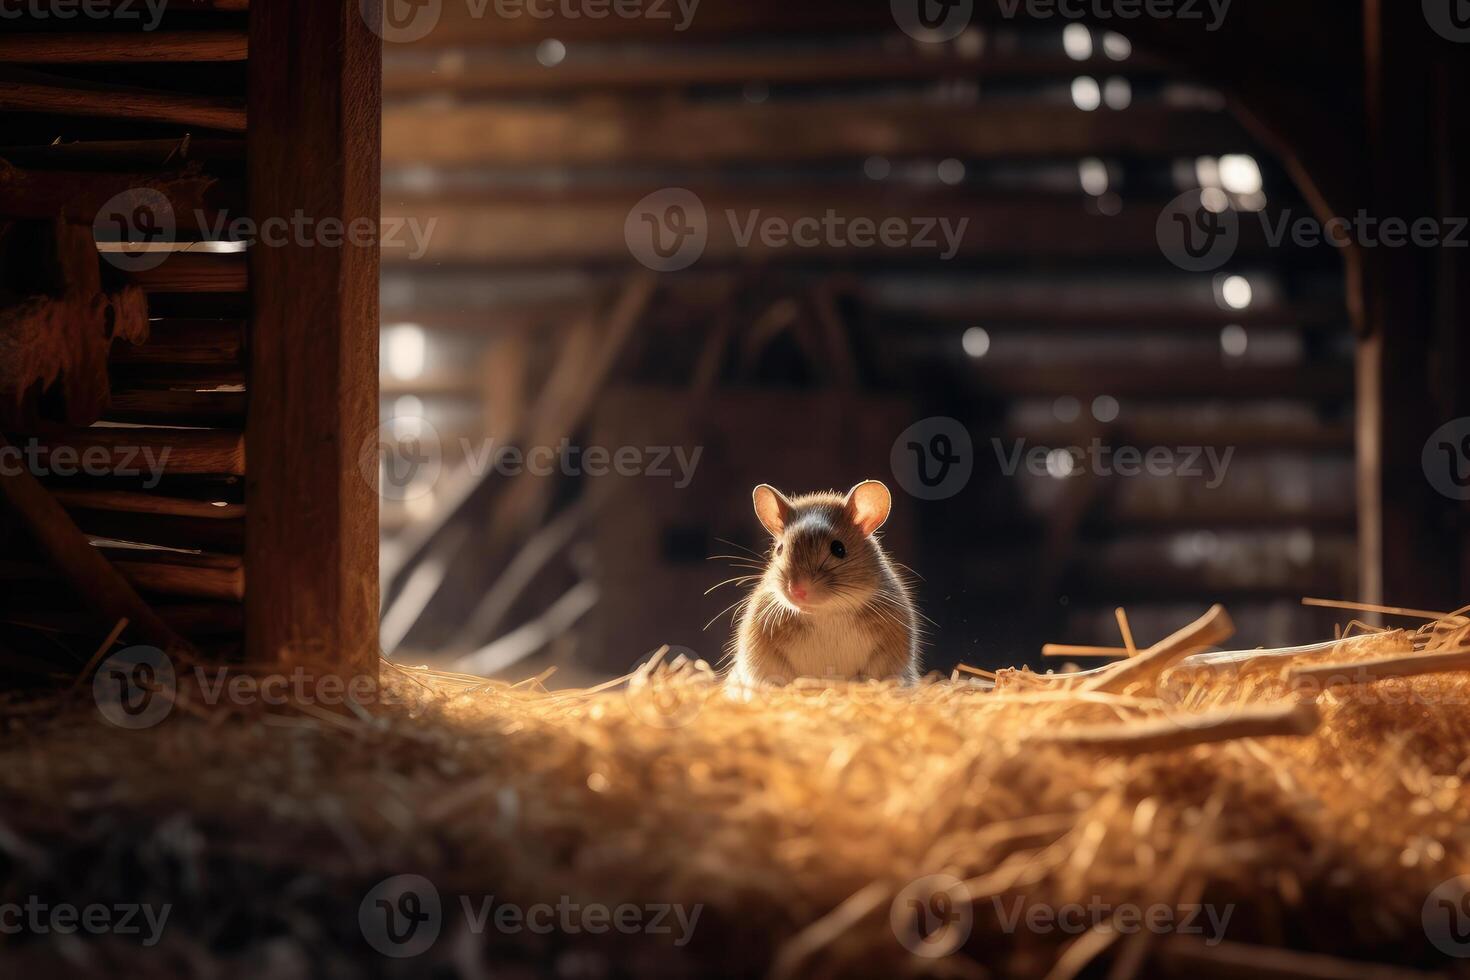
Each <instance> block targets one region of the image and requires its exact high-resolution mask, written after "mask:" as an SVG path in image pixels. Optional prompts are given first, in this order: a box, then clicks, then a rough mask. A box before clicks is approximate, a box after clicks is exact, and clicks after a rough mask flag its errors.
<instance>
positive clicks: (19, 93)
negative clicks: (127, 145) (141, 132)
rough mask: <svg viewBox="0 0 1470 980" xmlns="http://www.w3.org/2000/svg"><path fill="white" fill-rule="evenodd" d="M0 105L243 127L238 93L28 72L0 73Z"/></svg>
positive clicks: (57, 112)
mask: <svg viewBox="0 0 1470 980" xmlns="http://www.w3.org/2000/svg"><path fill="white" fill-rule="evenodd" d="M9 74H10V75H14V73H9ZM0 110H4V111H6V112H43V113H48V114H52V115H59V116H87V117H92V118H100V119H131V120H135V121H138V122H159V123H176V124H178V125H181V126H206V127H208V128H210V129H217V130H221V131H224V132H234V133H241V132H244V131H245V107H244V105H242V104H241V102H240V100H239V99H237V98H233V97H227V96H213V95H192V94H187V93H182V92H158V91H151V90H145V89H133V88H118V87H111V88H110V87H108V86H104V85H93V84H84V83H81V82H75V81H71V80H69V79H54V78H49V77H39V78H34V79H33V78H31V77H30V76H29V73H27V75H26V76H25V77H24V78H23V79H19V78H11V77H7V78H0Z"/></svg>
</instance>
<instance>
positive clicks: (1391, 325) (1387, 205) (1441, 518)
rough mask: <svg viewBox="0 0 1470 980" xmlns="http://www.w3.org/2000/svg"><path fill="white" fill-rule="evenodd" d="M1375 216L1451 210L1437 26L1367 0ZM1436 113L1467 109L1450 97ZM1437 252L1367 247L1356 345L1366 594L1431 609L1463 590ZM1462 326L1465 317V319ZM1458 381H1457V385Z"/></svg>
mask: <svg viewBox="0 0 1470 980" xmlns="http://www.w3.org/2000/svg"><path fill="white" fill-rule="evenodd" d="M1364 18H1365V21H1364V26H1365V44H1366V56H1367V79H1366V82H1367V92H1366V100H1367V107H1368V134H1367V135H1368V147H1367V153H1368V158H1369V161H1370V172H1371V174H1372V193H1371V199H1370V201H1368V202H1367V207H1368V211H1369V213H1370V214H1373V215H1376V216H1382V217H1388V216H1395V217H1402V218H1404V219H1405V220H1409V221H1412V220H1414V219H1415V218H1419V217H1425V216H1433V215H1444V214H1449V213H1451V212H1448V211H1445V210H1441V209H1440V202H1439V201H1438V200H1437V198H1436V194H1435V187H1436V182H1435V172H1434V167H1433V166H1432V165H1431V162H1430V161H1431V160H1432V159H1433V158H1434V157H1435V155H1436V153H1437V150H1436V148H1435V146H1434V140H1433V138H1432V135H1431V134H1432V132H1433V130H1434V127H1435V121H1434V119H1433V118H1432V116H1433V113H1434V112H1435V111H1436V108H1435V106H1436V101H1435V99H1434V98H1433V96H1432V86H1431V73H1432V58H1431V54H1430V52H1431V44H1430V38H1431V33H1430V29H1429V27H1428V24H1427V23H1426V21H1425V19H1424V17H1423V12H1422V11H1421V10H1420V9H1419V8H1418V7H1414V8H1413V9H1410V8H1409V7H1406V6H1404V5H1403V4H1400V3H1394V2H1389V0H1366V3H1365V6H1364ZM1438 111H1442V112H1449V113H1459V112H1460V111H1461V110H1460V109H1459V108H1458V106H1456V105H1454V104H1453V103H1452V104H1451V105H1450V106H1441V107H1440V108H1439V110H1438ZM1435 251H1442V250H1430V249H1420V248H1374V249H1365V250H1364V257H1363V258H1364V269H1363V272H1364V274H1363V277H1362V279H1361V283H1360V285H1361V288H1362V301H1361V305H1362V307H1363V309H1364V310H1365V313H1366V324H1367V328H1368V335H1367V336H1365V337H1364V338H1363V339H1362V341H1361V342H1360V343H1359V345H1358V402H1357V405H1358V432H1359V454H1358V465H1359V468H1358V502H1359V506H1360V525H1361V528H1362V532H1361V539H1360V540H1361V556H1360V562H1359V583H1360V584H1359V589H1358V593H1359V595H1360V596H1361V597H1362V598H1363V599H1365V600H1367V601H1369V602H1382V601H1384V597H1385V595H1394V596H1413V597H1414V602H1415V603H1417V604H1419V605H1423V606H1444V607H1446V608H1455V607H1456V606H1458V605H1460V603H1461V602H1462V601H1463V596H1462V595H1461V594H1460V586H1461V584H1462V583H1460V581H1459V572H1460V568H1459V562H1458V556H1457V555H1456V554H1455V553H1454V550H1455V549H1452V548H1448V547H1446V546H1445V542H1446V535H1447V534H1450V533H1452V530H1453V528H1454V527H1455V526H1456V514H1455V510H1456V502H1455V501H1451V500H1450V499H1449V498H1447V497H1446V496H1443V495H1441V494H1440V493H1439V492H1437V491H1436V490H1435V489H1434V485H1433V483H1432V482H1431V477H1430V474H1429V473H1428V472H1426V469H1425V463H1424V455H1423V454H1424V447H1425V443H1426V441H1427V440H1428V439H1429V438H1430V436H1431V435H1432V434H1433V433H1434V432H1435V430H1436V429H1438V428H1439V427H1440V426H1441V425H1443V424H1445V423H1447V422H1449V421H1450V420H1451V419H1453V418H1454V417H1455V416H1454V414H1453V411H1454V407H1453V406H1452V405H1451V404H1449V403H1448V402H1447V401H1446V400H1445V399H1444V398H1443V397H1442V394H1441V391H1440V390H1439V389H1437V388H1436V387H1435V386H1434V385H1433V380H1434V379H1433V376H1432V372H1431V365H1432V364H1433V363H1434V362H1435V360H1436V358H1437V356H1438V355H1439V351H1438V350H1437V345H1436V342H1435V331H1434V312H1435V300H1436V290H1435V288H1434V284H1435V273H1436V271H1437V269H1436V262H1437V261H1438V260H1437V258H1436V256H1435V255H1434V254H1433V253H1434V252H1435ZM1461 327H1462V328H1463V325H1461ZM1453 387H1454V388H1458V387H1460V385H1459V383H1458V381H1456V382H1455V384H1454V386H1453Z"/></svg>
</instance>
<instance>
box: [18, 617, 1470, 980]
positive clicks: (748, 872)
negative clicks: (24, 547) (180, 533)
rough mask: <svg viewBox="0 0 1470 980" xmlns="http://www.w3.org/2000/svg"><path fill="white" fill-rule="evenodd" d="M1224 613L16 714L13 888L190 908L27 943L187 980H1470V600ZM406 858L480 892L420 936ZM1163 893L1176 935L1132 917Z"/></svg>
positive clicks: (409, 675) (452, 890) (42, 950)
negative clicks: (746, 680) (1126, 629)
mask: <svg viewBox="0 0 1470 980" xmlns="http://www.w3.org/2000/svg"><path fill="white" fill-rule="evenodd" d="M1207 619H1208V617H1207ZM1197 625H1198V624H1197ZM1219 625H1220V623H1219V620H1218V617H1217V618H1216V620H1215V623H1214V626H1215V627H1216V628H1217V629H1218V627H1219ZM1184 632H1186V633H1189V631H1184ZM1209 632H1210V628H1209V624H1206V627H1205V628H1204V631H1203V633H1204V634H1208V633H1209ZM1201 635H1203V634H1202V633H1201V632H1200V631H1199V630H1196V631H1195V632H1193V633H1189V636H1188V637H1186V642H1182V643H1176V644H1174V646H1173V648H1172V649H1170V650H1169V651H1168V655H1167V656H1154V654H1155V653H1156V652H1157V650H1158V649H1159V647H1161V646H1163V645H1164V644H1160V645H1156V647H1154V648H1149V649H1148V650H1143V651H1138V652H1137V654H1136V656H1134V657H1130V658H1127V659H1125V660H1123V661H1121V662H1119V663H1117V664H1113V665H1110V666H1108V667H1105V668H1102V670H1101V671H1098V672H1093V673H1084V674H1074V675H1038V674H1032V673H1028V672H1024V671H1023V672H1014V673H1011V672H1005V673H1003V674H1002V676H1000V677H998V678H990V677H985V676H978V675H979V674H980V673H982V672H968V671H960V672H957V673H956V675H955V676H954V677H953V678H948V679H932V678H931V679H930V680H929V681H928V682H926V683H924V684H922V685H920V686H919V687H917V688H908V689H905V688H900V687H897V686H893V685H885V684H878V683H870V684H865V685H851V686H848V687H843V688H839V689H826V688H815V687H802V686H797V687H793V688H789V689H785V690H781V691H773V692H770V693H769V694H763V695H761V696H758V697H757V698H756V699H754V700H752V701H748V702H742V701H739V700H736V699H732V698H730V697H727V696H726V695H725V694H724V693H723V691H722V689H721V688H720V687H719V686H718V684H717V679H716V678H715V676H714V675H713V673H712V672H711V671H710V669H709V667H708V666H707V665H704V664H703V663H690V662H687V661H675V662H671V663H663V662H654V663H651V664H650V665H646V666H645V667H644V668H643V669H641V670H640V671H639V672H638V673H637V674H635V675H633V676H632V677H631V678H628V679H624V681H623V682H617V683H614V684H610V685H604V686H603V687H602V688H600V689H593V690H588V691H576V692H549V691H546V690H545V689H544V688H543V687H542V686H541V685H540V683H539V682H530V683H527V684H523V685H518V686H510V685H506V684H501V683H491V682H485V681H483V680H477V679H466V678H461V677H456V676H450V675H444V674H440V673H436V672H433V671H427V670H408V669H403V668H392V669H385V671H384V673H385V682H386V683H387V686H388V688H389V689H390V690H391V691H392V692H393V693H394V694H395V695H396V696H397V697H398V698H399V699H401V703H398V704H393V705H383V704H377V705H373V706H371V707H368V708H358V709H354V710H352V711H341V712H335V711H329V710H325V709H323V708H321V707H319V706H300V707H296V708H288V709H281V708H277V709H274V710H270V711H266V710H263V709H254V708H250V709H242V708H238V707H236V708H234V709H230V710H222V709H214V708H204V707H201V706H200V705H199V704H197V703H193V702H192V701H191V699H192V698H194V697H195V696H196V694H197V692H194V691H191V690H190V689H189V686H188V684H187V683H181V684H180V687H179V691H178V694H177V695H176V699H177V705H176V708H177V710H175V711H173V713H172V714H171V715H170V717H169V718H168V720H166V721H165V722H163V723H162V724H160V725H158V726H156V727H153V728H149V729H146V730H143V731H137V732H130V731H123V730H120V729H117V728H114V727H111V726H108V725H107V724H106V723H104V722H103V721H101V720H100V719H99V718H98V717H97V714H96V711H95V709H94V708H93V707H92V706H91V705H90V704H89V703H88V702H86V701H85V700H84V697H83V695H84V694H85V691H81V692H78V693H77V694H76V695H75V696H74V698H73V700H72V701H71V702H69V703H54V702H48V703H45V704H38V703H36V702H26V703H19V702H17V703H12V704H11V705H9V706H8V707H7V708H6V709H5V711H4V715H3V716H4V718H5V720H6V722H7V726H8V729H9V735H8V738H7V739H6V740H5V742H4V745H3V748H0V867H3V869H4V873H3V877H0V883H3V896H0V901H17V900H20V898H21V897H24V896H29V895H39V896H42V897H43V898H46V899H49V900H51V901H63V900H68V901H73V902H81V901H106V902H154V903H165V902H166V903H170V904H171V905H172V906H173V911H172V915H171V918H170V920H169V925H168V927H167V929H166V930H165V931H164V934H163V939H162V941H161V942H159V943H158V944H157V945H156V946H153V947H149V948H144V947H142V946H141V945H140V944H139V943H138V942H137V941H136V940H132V939H126V938H122V937H112V938H96V939H87V940H86V941H85V942H78V941H75V939H74V938H72V939H68V937H54V936H53V937H31V936H19V937H16V936H3V937H0V957H4V958H7V959H8V960H9V962H10V963H11V964H12V965H14V966H18V967H28V968H33V969H40V968H43V967H45V968H52V969H53V970H54V968H55V965H56V964H57V963H62V964H63V965H64V966H65V968H66V970H67V971H68V972H69V973H70V974H72V975H77V974H82V973H84V972H87V971H97V972H103V971H106V972H110V973H112V974H114V975H135V974H141V975H147V976H151V977H167V976H183V975H216V976H234V975H239V976H245V975H265V974H267V973H268V975H271V976H273V977H295V976H301V977H306V976H360V975H389V976H425V975H430V974H431V973H434V968H435V967H438V968H439V974H438V975H446V976H466V977H482V976H484V977H488V976H496V977H500V976H546V975H564V976H569V977H571V976H589V977H593V976H655V975H658V976H695V975H700V976H704V975H711V974H714V975H760V974H767V975H775V976H781V977H803V978H805V977H838V976H884V977H890V976H907V975H938V976H962V977H963V976H974V977H980V976H1002V977H1011V976H1013V977H1041V976H1051V977H1058V978H1060V977H1070V976H1075V975H1079V974H1082V975H1098V976H1113V977H1132V976H1160V975H1180V974H1189V975H1196V976H1198V975H1205V976H1211V975H1225V976H1229V975H1241V974H1254V975H1258V976H1345V977H1353V976H1365V977H1366V976H1398V975H1401V973H1402V975H1410V974H1409V971H1408V969H1406V968H1410V967H1412V968H1413V969H1415V970H1424V971H1439V972H1445V973H1448V971H1449V970H1450V966H1449V965H1448V964H1452V963H1453V962H1454V961H1452V960H1450V959H1448V958H1447V957H1445V956H1444V955H1443V954H1442V953H1440V952H1438V951H1437V950H1436V948H1435V946H1434V945H1432V944H1431V942H1430V940H1429V938H1427V937H1426V931H1425V926H1424V924H1423V923H1424V918H1423V913H1424V910H1425V905H1426V900H1427V899H1428V898H1429V897H1430V895H1431V893H1432V892H1434V891H1435V889H1436V887H1437V886H1440V885H1441V883H1443V882H1445V881H1446V880H1447V879H1451V878H1454V877H1455V876H1458V875H1461V874H1466V873H1467V872H1470V792H1467V790H1466V788H1465V785H1464V782H1465V779H1466V777H1467V774H1470V773H1467V770H1470V717H1467V708H1466V704H1467V701H1470V669H1467V668H1470V664H1467V663H1466V662H1465V658H1464V655H1463V654H1462V653H1460V651H1462V650H1464V649H1465V647H1466V646H1467V645H1470V621H1467V620H1465V619H1463V618H1448V619H1445V620H1442V621H1440V622H1438V623H1434V624H1431V625H1430V626H1427V627H1425V628H1424V629H1422V630H1419V631H1418V632H1407V631H1392V632H1382V631H1374V632H1369V633H1366V634H1363V635H1357V636H1353V637H1351V638H1349V639H1346V640H1343V641H1341V642H1339V643H1335V644H1329V645H1327V646H1326V647H1324V648H1316V649H1313V650H1309V651H1306V652H1295V653H1285V654H1274V655H1253V656H1251V657H1242V656H1235V657H1223V658H1221V657H1215V658H1213V659H1212V658H1211V656H1209V655H1206V656H1203V657H1201V656H1192V657H1191V656H1187V654H1188V653H1189V652H1190V651H1191V650H1192V649H1195V646H1194V645H1193V642H1197V641H1198V639H1199V638H1200V637H1201ZM1189 637H1193V642H1191V641H1190V640H1189ZM1165 642H1166V643H1167V642H1168V641H1165ZM1150 657H1153V659H1152V660H1150V659H1149V658H1150ZM1436 658H1437V659H1436ZM1456 658H1458V660H1457V659H1456ZM1140 663H1142V664H1144V665H1145V666H1144V667H1142V668H1141V667H1140V666H1139V664H1140ZM1405 664H1408V666H1405ZM1350 665H1366V666H1364V667H1362V668H1361V669H1359V668H1358V667H1355V666H1350ZM1324 667H1325V668H1328V669H1327V670H1323V669H1322V668H1324ZM1395 675H1405V676H1395ZM398 874H417V875H422V876H424V877H426V878H428V879H430V880H431V881H432V882H433V883H434V885H435V886H436V887H437V889H438V892H439V894H440V895H441V896H443V906H444V928H443V932H442V934H441V935H440V937H439V938H438V940H437V942H435V943H434V944H433V946H432V947H431V948H430V949H428V950H427V951H425V952H423V953H422V955H419V956H417V957H416V958H413V959H389V958H384V957H382V956H380V955H379V954H377V953H376V952H374V951H373V950H372V949H370V948H369V947H368V945H367V943H366V942H365V941H364V938H363V934H362V932H361V928H360V922H359V918H358V913H359V904H360V902H361V901H362V899H363V897H364V896H365V895H366V894H367V893H368V891H369V890H370V889H372V888H373V887H374V885H376V884H377V883H378V882H380V881H381V880H382V879H384V878H385V877H387V876H390V875H398ZM489 895H493V896H494V897H495V899H494V900H495V902H496V903H497V904H500V903H513V904H515V905H517V906H519V907H521V908H526V907H529V906H531V905H533V904H535V903H548V904H553V905H554V904H556V903H557V902H558V900H561V901H562V902H563V903H565V902H567V901H568V900H570V901H571V902H575V903H578V904H579V905H585V904H587V903H593V902H598V903H605V904H606V905H608V906H610V907H615V906H617V905H619V904H620V903H637V904H639V905H648V904H650V903H681V904H683V905H685V906H686V907H693V906H696V905H697V906H702V912H701V914H700V917H699V919H698V920H697V924H696V926H695V928H694V929H693V934H692V940H691V941H689V942H688V943H687V945H683V946H676V945H675V944H674V940H675V939H677V938H678V930H677V929H675V930H674V932H673V934H672V935H670V934H663V935H633V936H622V935H615V934H612V935H589V934H587V933H586V932H582V933H578V934H569V933H566V932H563V931H560V930H556V931H553V932H552V933H550V934H548V935H533V934H530V933H528V932H526V931H525V930H521V931H519V932H515V931H501V930H497V929H496V928H495V927H494V926H491V927H490V928H488V929H487V930H486V931H484V932H483V933H482V934H475V933H474V931H473V930H472V929H471V928H470V925H471V923H468V922H466V917H465V915H464V914H463V913H462V911H461V906H460V902H459V896H471V901H473V902H475V903H478V902H479V901H480V900H481V897H483V896H489ZM1073 905H1075V906H1076V907H1077V910H1076V911H1075V912H1071V911H1067V912H1064V918H1065V920H1066V921H1065V923H1064V924H1058V920H1057V919H1056V918H1054V917H1052V918H1049V917H1048V915H1047V914H1046V913H1045V910H1046V909H1050V910H1052V911H1053V912H1063V910H1067V909H1068V908H1069V907H1070V906H1073ZM1154 906H1160V907H1162V908H1163V911H1162V912H1160V911H1158V910H1157V909H1156V910H1155V912H1154V913H1153V914H1155V915H1156V916H1158V920H1157V921H1158V923H1159V924H1160V927H1159V928H1138V927H1137V925H1136V923H1135V922H1133V921H1132V920H1131V919H1130V916H1131V915H1132V913H1131V912H1130V909H1137V910H1140V911H1143V912H1145V913H1147V910H1149V909H1150V908H1151V907H1154ZM1196 907H1203V908H1204V909H1208V910H1209V913H1206V912H1202V911H1200V912H1193V913H1192V912H1191V910H1192V909H1195V908H1196ZM1037 908H1041V909H1043V912H1042V913H1036V912H1035V911H1034V910H1035V909H1037ZM1038 914H1039V916H1040V917H1039V918H1038V917H1037V916H1038ZM1211 914H1212V915H1213V916H1214V918H1213V919H1212V918H1211V917H1210V915H1211ZM1227 914H1228V921H1227V922H1225V923H1224V924H1223V928H1221V927H1220V923H1219V919H1220V917H1221V916H1224V915H1227ZM1028 922H1029V923H1033V924H1032V925H1028ZM1048 922H1050V927H1048V926H1047V923H1048ZM1036 923H1039V924H1036ZM1221 939H1223V941H1219V940H1221ZM1283 950H1287V951H1295V952H1282V951H1283ZM941 954H943V955H941ZM1371 963H1378V964H1395V965H1396V966H1397V968H1396V969H1393V970H1388V969H1383V970H1379V971H1378V972H1373V971H1372V969H1371V968H1370V967H1369V966H1367V965H1366V964H1371ZM12 975H18V974H12Z"/></svg>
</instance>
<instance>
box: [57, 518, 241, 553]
mask: <svg viewBox="0 0 1470 980" xmlns="http://www.w3.org/2000/svg"><path fill="white" fill-rule="evenodd" d="M67 511H68V513H70V514H71V517H72V520H74V521H76V524H77V527H79V528H81V529H82V530H83V531H84V532H86V533H87V534H89V535H92V536H94V537H98V538H107V539H108V540H112V541H131V542H134V543H136V544H147V545H157V546H159V547H163V548H183V549H187V550H195V549H201V548H202V549H204V550H207V551H212V552H217V553H220V554H230V555H239V554H241V553H243V551H244V548H245V522H244V520H241V519H236V520H217V519H214V518H200V517H181V516H175V515H172V514H128V513H122V512H118V511H107V510H89V509H86V508H76V507H68V508H67Z"/></svg>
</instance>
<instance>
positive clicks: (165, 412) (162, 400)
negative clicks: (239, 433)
mask: <svg viewBox="0 0 1470 980" xmlns="http://www.w3.org/2000/svg"><path fill="white" fill-rule="evenodd" d="M246 401H247V396H246V394H245V392H244V391H193V390H187V389H184V390H175V389H169V388H131V389H127V390H119V391H114V392H113V393H112V402H111V404H110V405H108V407H107V410H106V411H105V412H104V413H103V416H102V417H103V419H104V420H105V421H108V422H127V423H130V424H133V425H174V426H191V427H199V428H210V429H213V428H231V427H233V428H239V427H240V425H241V424H243V422H244V421H245V412H246Z"/></svg>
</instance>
